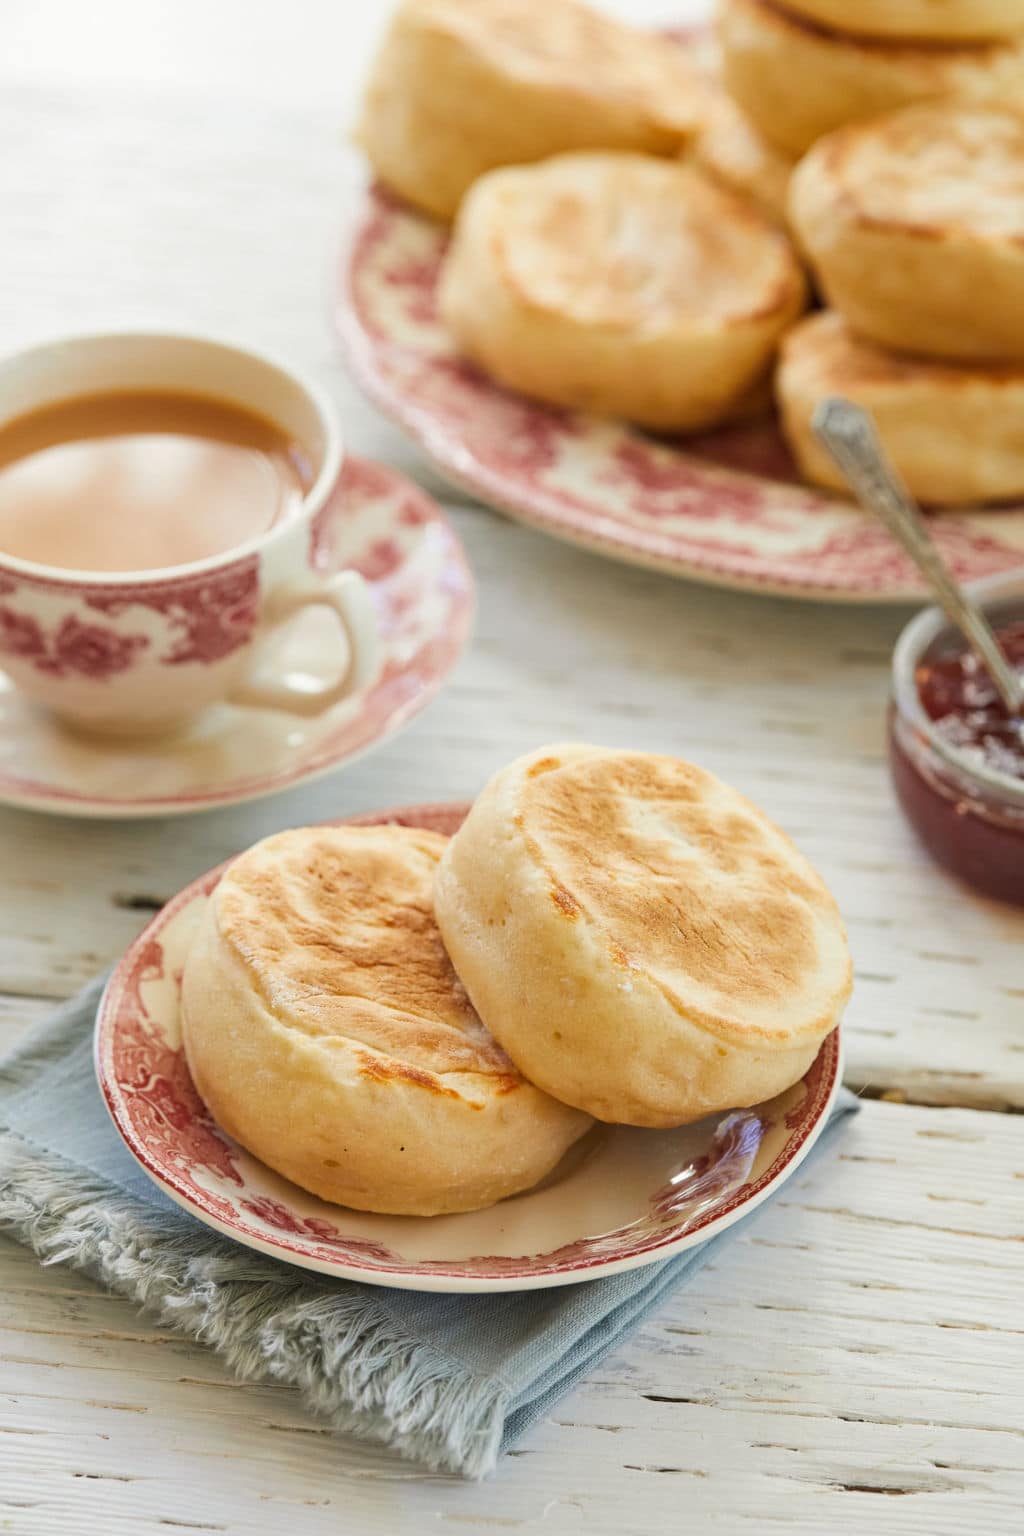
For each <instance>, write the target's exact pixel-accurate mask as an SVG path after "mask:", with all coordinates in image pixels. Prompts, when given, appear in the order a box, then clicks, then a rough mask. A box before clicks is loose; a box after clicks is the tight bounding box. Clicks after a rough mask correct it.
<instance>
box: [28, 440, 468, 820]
mask: <svg viewBox="0 0 1024 1536" xmlns="http://www.w3.org/2000/svg"><path fill="white" fill-rule="evenodd" d="M342 488H343V494H342V496H341V497H340V498H332V501H331V502H330V503H329V505H328V508H327V509H326V514H325V517H324V518H323V519H322V520H321V521H319V522H318V524H317V527H316V530H315V537H316V544H315V550H314V559H315V562H316V564H317V565H318V566H319V567H320V568H321V569H323V570H340V569H343V568H345V567H350V566H351V567H354V568H355V569H356V570H359V571H362V573H363V575H364V576H365V577H366V578H367V580H368V581H369V583H370V586H371V591H372V593H373V598H374V604H375V608H376V612H377V619H378V624H379V629H380V636H381V649H382V653H383V654H382V664H381V670H380V673H379V675H378V677H377V679H376V681H375V682H374V683H373V684H372V685H371V686H370V687H369V688H367V689H365V690H364V691H363V692H362V693H360V694H358V695H357V696H356V697H355V698H352V699H346V700H345V701H344V702H342V703H340V704H336V705H335V706H334V707H333V708H331V709H328V710H325V711H324V713H323V714H321V715H317V716H315V717H314V718H312V719H301V718H299V717H297V716H295V715H287V714H283V713H281V712H279V711H276V710H271V709H243V708H241V707H239V706H236V705H230V704H224V705H217V706H215V707H214V708H212V709H209V710H206V711H205V712H204V713H203V714H202V715H201V716H200V717H199V719H198V720H197V721H196V722H195V723H194V724H193V725H192V726H190V727H189V728H188V729H187V730H184V731H182V732H181V733H179V734H177V735H174V736H165V737H159V738H156V739H154V740H152V741H145V740H142V741H137V742H132V743H127V742H112V741H109V740H102V741H101V740H100V739H98V738H90V737H89V736H86V735H79V734H77V733H75V732H72V731H70V730H68V729H66V728H64V727H62V726H61V725H59V724H58V723H57V721H56V720H55V719H54V718H53V717H52V716H50V715H48V714H46V713H44V712H43V711H41V710H38V709H36V708H34V707H33V706H32V705H31V704H29V703H28V702H27V700H25V699H23V698H22V697H21V695H20V694H18V693H17V691H16V690H15V688H14V686H13V685H12V684H11V683H10V682H9V681H8V679H7V678H6V677H5V676H4V674H3V673H2V672H0V802H6V803H7V804H9V805H19V806H24V807H26V808H27V809H30V810H40V811H56V812H59V813H60V814H62V815H65V816H90V817H119V818H120V817H135V816H179V815H183V814H185V813H186V812H189V811H200V810H207V809H210V808H212V807H214V806H221V805H230V804H232V803H233V802H235V801H240V800H255V799H257V798H259V797H260V796H261V795H269V794H272V793H273V792H274V791H275V790H279V789H286V788H289V787H290V786H292V785H293V784H300V783H302V782H303V780H306V779H312V778H316V777H318V776H319V775H320V774H324V773H329V772H330V771H331V770H332V769H334V768H337V767H339V766H340V765H341V764H342V763H344V762H347V761H349V760H350V759H352V758H353V757H356V756H358V755H360V754H361V753H363V752H365V751H367V750H368V749H369V748H371V747H372V746H374V745H376V744H377V743H378V742H381V741H383V740H385V739H386V738H387V737H388V736H390V735H392V734H393V733H394V732H395V731H397V730H398V729H399V728H400V727H401V726H403V725H404V724H405V723H406V721H408V720H409V719H411V718H412V716H413V715H414V714H416V713H417V711H418V710H420V709H422V708H423V706H424V705H425V704H427V703H429V701H430V700H431V699H432V698H433V697H434V694H435V693H436V692H437V690H438V689H439V688H440V686H441V684H442V683H443V682H444V679H445V677H446V676H447V674H448V673H449V672H450V671H451V669H452V667H453V666H454V665H455V662H456V660H457V658H458V656H459V653H460V652H461V650H462V648H463V646H464V645H465V643H466V640H467V638H468V636H469V631H470V626H471V623H472V616H473V578H472V576H471V574H470V570H469V565H468V563H467V561H466V557H465V554H464V552H463V549H462V546H461V544H460V543H459V540H458V538H457V537H456V535H455V532H454V530H453V528H452V527H451V525H450V523H449V522H448V520H447V518H446V517H445V516H444V513H443V512H442V511H441V509H440V507H439V506H438V505H437V503H436V502H435V501H433V500H431V498H430V497H429V496H427V495H426V494H425V493H424V492H423V491H421V490H419V489H418V487H416V486H414V485H412V484H411V483H410V482H409V481H408V480H406V479H404V477H403V476H401V475H398V474H396V473H395V472H394V470H391V469H388V468H386V467H385V466H384V465H381V464H372V463H370V462H368V461H367V460H365V459H349V460H348V461H347V462H346V465H345V469H344V471H343V474H342ZM331 622H332V621H331V619H330V617H329V616H327V615H324V614H322V613H319V612H316V613H312V614H310V615H307V616H304V617H303V618H301V619H299V620H297V621H296V622H295V623H294V624H293V625H291V626H290V627H289V630H288V631H287V632H286V635H285V637H284V638H283V639H282V649H281V651H280V653H279V658H278V659H279V661H280V664H281V665H282V667H283V668H284V669H286V670H289V671H291V672H293V673H296V674H299V675H305V676H308V677H311V678H318V677H319V676H320V675H321V668H322V667H323V665H324V660H323V658H324V657H325V656H330V655H331V654H332V648H331V646H330V644H329V641H330V634H329V628H328V634H327V635H326V636H325V635H324V632H323V630H322V628H320V627H319V626H320V625H321V624H323V623H326V624H327V626H328V627H329V626H330V624H331ZM325 639H326V640H327V642H328V643H327V644H325V643H324V641H325Z"/></svg>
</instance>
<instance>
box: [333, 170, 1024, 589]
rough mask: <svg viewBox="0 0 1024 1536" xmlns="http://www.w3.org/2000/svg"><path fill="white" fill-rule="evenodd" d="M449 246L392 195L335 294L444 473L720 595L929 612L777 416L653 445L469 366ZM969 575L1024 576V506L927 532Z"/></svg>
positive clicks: (517, 513)
mask: <svg viewBox="0 0 1024 1536" xmlns="http://www.w3.org/2000/svg"><path fill="white" fill-rule="evenodd" d="M446 242H447V234H446V231H445V230H444V229H443V228H442V227H441V226H440V225H438V224H435V223H433V222H431V221H430V220H429V219H427V218H425V217H423V216H422V215H420V214H417V213H414V212H412V211H411V210H410V209H408V208H407V207H405V206H404V205H403V204H401V203H399V202H398V201H396V199H394V198H393V197H391V196H390V195H388V194H387V193H384V192H381V191H377V190H375V191H371V192H370V193H369V194H368V196H367V200H366V204H365V207H364V208H363V210H362V212H361V214H360V215H359V216H358V217H357V222H356V228H355V232H354V236H353V239H352V241H351V244H350V245H349V246H348V248H347V249H346V251H345V253H344V255H343V258H342V261H341V266H340V270H339V273H338V281H337V299H336V317H337V322H338V327H339V330H340V333H341V337H342V340H343V342H344V345H345V351H346V355H347V359H348V363H349V366H350V368H351V370H352V372H353V374H354V375H355V377H356V379H357V380H358V381H359V383H360V385H361V386H362V387H363V389H364V390H365V391H366V393H367V394H368V395H369V396H370V398H371V399H373V400H374V401H375V403H376V404H377V405H378V406H379V407H380V409H381V410H383V411H384V412H385V413H386V414H387V415H389V416H390V417H392V418H393V419H394V420H395V421H396V422H397V423H398V424H399V425H400V426H402V427H404V428H405V430H406V431H407V432H408V433H409V434H410V436H411V437H413V438H414V439H415V440H416V442H417V443H419V445H420V446H421V447H422V448H423V450H424V451H425V452H426V454H427V455H428V456H429V457H430V458H431V459H432V460H433V462H434V463H435V464H436V465H437V467H438V469H439V470H440V471H441V472H442V473H443V474H445V475H447V476H448V478H449V479H451V480H453V481H455V482H456V483H457V484H459V485H462V486H464V487H465V488H466V489H467V490H469V491H470V492H471V493H472V494H473V495H475V496H478V497H479V498H480V500H481V501H484V502H487V503H489V504H491V505H493V506H495V507H498V508H500V509H501V510H502V511H504V512H507V513H509V514H510V515H511V516H512V517H515V518H518V519H519V520H520V521H522V522H526V523H530V524H533V525H534V526H536V527H538V528H541V529H543V530H544V531H545V532H547V533H551V534H554V535H555V536H557V537H558V538H561V539H566V540H568V541H569V542H571V543H574V544H581V545H583V546H584V547H585V548H587V549H592V550H596V551H598V552H599V553H601V554H605V555H609V556H612V557H613V558H615V559H619V560H624V561H626V562H628V563H630V564H633V565H643V566H650V567H653V568H654V569H656V570H661V571H665V572H667V573H668V574H670V575H674V576H684V577H691V578H694V579H696V580H700V581H705V582H712V583H716V584H718V585H720V586H727V587H736V588H740V589H744V590H751V591H757V592H766V593H774V594H777V595H779V596H784V597H812V598H817V599H820V600H823V601H829V602H856V603H905V602H913V601H920V599H921V598H922V596H923V595H924V594H923V588H922V586H921V582H920V578H919V576H918V574H917V572H916V571H915V569H914V567H913V566H912V565H911V563H910V561H909V560H908V559H907V557H906V555H904V553H903V551H902V550H901V549H900V548H899V547H898V545H897V544H896V543H895V542H894V541H893V540H892V538H890V536H889V534H888V533H887V532H886V531H885V529H884V528H883V527H882V526H881V524H880V523H878V522H877V521H876V520H875V519H874V518H871V517H869V516H868V515H867V514H866V513H864V512H862V511H861V510H860V509H859V508H858V507H856V506H854V505H853V504H852V503H851V502H849V501H846V500H844V499H843V498H841V497H838V496H830V495H827V494H826V493H825V492H823V491H819V490H815V489H814V488H812V487H810V486H805V485H801V484H800V483H799V482H798V481H797V479H796V475H795V471H794V468H793V465H792V462H791V460H790V459H789V456H788V454H787V451H786V449H785V446H784V444H783V442H782V439H781V436H780V434H779V432H778V429H777V427H776V425H775V422H774V420H773V419H771V418H767V419H765V420H761V421H758V422H754V423H748V424H746V425H744V426H736V427H730V428H726V429H722V430H719V431H717V432H711V433H707V434H705V435H704V436H702V437H699V438H687V439H679V440H677V441H675V442H673V441H670V440H668V439H655V438H653V437H648V436H645V435H644V434H643V433H642V432H639V431H637V430H635V429H634V428H632V427H629V426H627V425H626V424H625V423H622V422H615V421H606V420H602V419H599V418H597V417H593V416H587V415H584V414H582V413H579V412H570V411H560V410H555V409H553V408H551V407H549V406H544V405H539V404H537V403H535V402H534V401H530V400H526V399H524V398H523V397H522V396H520V395H514V394H511V393H509V392H508V391H506V390H503V389H500V388H499V387H498V386H497V385H496V384H493V383H492V382H491V381H490V380H489V379H488V378H486V377H485V375H484V374H482V373H481V372H480V371H479V370H478V369H477V368H475V367H473V365H472V364H470V363H467V362H465V361H464V360H463V359H462V358H460V357H459V356H458V355H457V354H456V352H455V348H454V346H453V344H452V342H451V340H450V339H449V337H448V336H447V334H446V333H445V331H444V329H443V327H442V325H441V323H440V321H439V319H438V315H437V307H436V302H435V300H436V290H437V279H438V273H439V270H440V265H441V260H442V258H443V255H444V250H445V245H446ZM929 522H930V529H931V533H932V535H933V537H934V538H935V539H936V541H937V543H938V544H939V547H940V548H941V550H942V552H943V554H944V555H945V557H946V559H947V560H948V561H949V563H950V565H952V567H953V569H954V570H955V571H956V574H957V575H958V576H959V577H960V578H961V579H962V580H967V579H974V578H978V577H982V576H991V575H994V574H995V573H997V572H1000V571H1007V570H1012V569H1015V568H1019V567H1020V566H1021V565H1024V508H1022V507H1020V506H1006V507H991V508H981V509H978V510H964V511H962V512H943V513H942V514H940V515H936V516H934V517H931V518H930V519H929Z"/></svg>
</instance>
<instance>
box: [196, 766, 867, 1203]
mask: <svg viewBox="0 0 1024 1536" xmlns="http://www.w3.org/2000/svg"><path fill="white" fill-rule="evenodd" d="M850 976H851V966H850V956H849V952H848V949H847V944H846V936H845V932H844V930H843V925H842V922H841V920H840V917H839V913H838V911H837V909H836V906H835V903H834V901H833V900H832V898H831V896H830V895H829V893H828V891H827V890H826V888H825V886H824V885H823V883H822V881H821V879H820V877H819V876H818V875H817V874H816V873H815V871H814V870H813V869H812V868H811V866H810V865H809V864H808V863H807V861H806V860H805V859H804V858H803V857H802V856H801V855H800V853H799V852H798V851H797V850H796V848H794V846H793V844H792V843H791V842H790V841H789V840H788V838H787V837H786V836H785V835H784V834H783V833H782V832H780V831H779V829H778V828H777V827H775V826H774V825H773V824H772V823H771V822H770V821H769V820H768V818H767V817H766V816H764V814H763V813H762V812H761V811H759V810H758V809H757V808H756V807H755V806H753V805H751V804H750V802H749V801H747V800H745V799H744V798H743V797H742V796H741V795H739V794H737V793H736V792H735V791H734V790H732V789H730V788H729V787H728V786H727V785H725V784H722V783H721V782H720V781H719V780H717V779H715V778H714V777H713V776H712V775H711V774H709V773H706V772H704V771H702V770H701V769H699V768H695V767H693V766H692V765H691V764H689V763H684V762H680V761H677V760H676V759H673V758H667V757H658V756H651V755H649V754H645V753H641V752H612V751H607V750H604V749H601V748H598V747H590V746H581V745H578V744H577V745H563V746H554V747H547V748H542V749H541V750H539V751H537V752H534V753H531V754H530V755H529V756H528V757H524V758H520V759H519V760H517V761H516V762H514V763H512V764H510V765H509V766H508V767H506V768H504V769H502V770H501V771H500V772H499V773H498V774H497V775H496V776H495V777H494V778H493V779H492V780H491V782H490V783H489V784H488V786H487V787H486V789H485V790H484V791H483V793H482V794H481V796H480V797H479V799H478V800H477V801H476V803H475V805H474V806H473V808H472V809H471V811H470V813H469V815H468V817H467V818H466V820H465V822H464V823H463V825H462V826H461V828H460V830H459V831H458V832H457V833H456V834H455V836H454V837H453V838H451V839H450V840H448V839H446V838H444V837H442V836H440V835H438V834H436V833H432V832H427V831H422V830H418V829H416V828H413V827H407V826H399V825H381V826H350V825H346V826H329V827H306V828H300V829H298V830H296V831H292V832H283V833H279V834H277V835H276V836H274V837H269V838H267V839H266V840H265V841H264V842H262V843H258V844H257V845H256V846H255V847H254V848H251V849H249V851H248V852H247V853H244V854H242V855H241V856H240V857H239V858H238V859H236V860H235V861H234V863H233V864H232V865H231V866H230V867H229V868H228V869H227V871H226V872H225V873H224V875H223V876H222V878H221V880H220V883H219V884H218V886H217V887H216V889H215V891H214V892H213V894H212V896H211V897H210V900H209V903H208V905H207V908H206V911H205V914H204V917H203V919H202V922H201V925H200V929H199V932H198V934H197V936H196V939H195V941H194V943H193V946H192V948H191V951H190V953H189V955H188V958H187V962H186V965H185V972H184V977H183V982H182V1029H183V1036H184V1043H185V1050H186V1055H187V1058H188V1063H189V1068H190V1070H191V1073H192V1077H193V1080H194V1082H195V1085H196V1087H197V1089H198V1091H199V1093H200V1094H201V1095H202V1097H203V1098H204V1099H205V1101H206V1103H207V1105H208V1106H209V1108H210V1110H211V1112H212V1113H213V1115H214V1116H215V1118H216V1119H217V1121H218V1122H219V1123H220V1125H221V1126H222V1127H223V1128H224V1129H225V1130H226V1131H227V1132H228V1133H229V1134H230V1135H231V1136H233V1137H234V1138H235V1139H236V1140H237V1141H238V1142H240V1143H241V1144H242V1145H243V1146H245V1147H247V1148H248V1149H249V1150H250V1151H251V1152H252V1153H254V1155H255V1156H257V1157H259V1158H261V1159H262V1160H263V1161H264V1162H265V1163H267V1164H268V1165H269V1166H270V1167H271V1168H274V1169H276V1170H277V1171H278V1172H279V1173H281V1174H283V1175H284V1176H285V1177H286V1178H289V1179H291V1180H293V1181H294V1182H295V1183H296V1184H299V1185H301V1186H302V1187H303V1188H305V1189H308V1190H311V1191H312V1192H313V1193H314V1194H316V1195H319V1196H320V1197H321V1198H323V1199H325V1200H329V1201H334V1202H337V1203H339V1204H342V1205H347V1206H352V1207H355V1208H357V1209H360V1210H371V1211H382V1212H389V1213H397V1214H404V1215H418V1216H430V1215H439V1214H443V1213H452V1212H458V1211H469V1210H476V1209H479V1208H481V1207H483V1206H487V1205H491V1204H493V1203H494V1202H495V1201H497V1200H500V1199H502V1198H504V1197H505V1196H508V1195H513V1194H516V1193H518V1192H519V1191H522V1190H525V1189H528V1188H530V1187H531V1186H532V1185H534V1184H535V1183H537V1182H538V1180H540V1179H542V1178H543V1177H545V1176H546V1175H547V1174H548V1173H549V1172H550V1171H551V1170H552V1168H554V1167H555V1165H556V1164H557V1163H558V1162H559V1160H560V1159H561V1157H562V1156H563V1154H564V1153H565V1152H566V1150H567V1149H568V1148H569V1147H570V1146H571V1145H572V1144H573V1142H575V1141H576V1140H578V1138H579V1137H580V1136H582V1135H583V1134H584V1132H585V1131H586V1130H587V1129H588V1128H589V1127H590V1125H591V1124H592V1122H593V1119H595V1118H596V1119H598V1120H604V1121H612V1122H622V1123H626V1124H629V1125H637V1126H673V1125H680V1124H685V1123H687V1122H689V1121H692V1120H695V1119H698V1118H700V1117H701V1116H703V1115H706V1114H710V1113H712V1112H714V1111H717V1110H723V1109H731V1108H736V1107H741V1106H748V1105H752V1104H757V1103H760V1102H762V1101H764V1100H766V1099H769V1098H771V1097H773V1096H774V1095H776V1094H778V1093H781V1092H782V1091H783V1090H784V1089H786V1088H788V1087H789V1086H790V1085H792V1084H793V1083H795V1082H797V1081H799V1079H800V1078H801V1077H802V1076H803V1075H804V1073H805V1072H806V1071H807V1069H808V1067H809V1066H810V1065H811V1063H812V1061H813V1060H814V1058H815V1056H816V1054H817V1052H818V1049H819V1046H820V1044H821V1042H822V1040H823V1039H824V1037H825V1036H826V1035H827V1034H828V1033H829V1032H830V1031H831V1030H832V1029H833V1028H834V1026H835V1025H836V1023H837V1022H838V1019H839V1015H840V1013H841V1011H842V1008H843V1006H844V1004H845V1002H846V999H847V997H848V995H849V991H850Z"/></svg>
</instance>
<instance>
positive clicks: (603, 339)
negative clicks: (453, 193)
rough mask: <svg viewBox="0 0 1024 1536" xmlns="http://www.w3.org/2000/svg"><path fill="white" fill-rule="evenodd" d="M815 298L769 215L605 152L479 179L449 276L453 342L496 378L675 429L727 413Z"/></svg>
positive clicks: (646, 159) (688, 170)
mask: <svg viewBox="0 0 1024 1536" xmlns="http://www.w3.org/2000/svg"><path fill="white" fill-rule="evenodd" d="M805 297H806V288H805V282H804V277H803V272H802V270H801V268H800V264H799V262H798V261H797V258H796V255H795V252H794V251H793V248H792V246H791V245H790V242H789V241H788V239H787V238H786V236H785V235H784V234H783V233H782V231H781V230H779V229H777V228H776V227H775V226H774V225H773V224H772V223H771V221H770V220H769V219H767V218H766V217H765V216H764V215H763V214H762V213H760V212H759V211H758V210H757V209H755V208H753V207H751V206H750V205H749V204H748V203H746V202H745V201H744V200H743V199H741V198H738V197H736V196H734V195H733V194H732V193H730V192H726V191H724V190H723V189H722V188H721V187H718V186H716V185H714V184H713V183H712V182H711V181H709V180H707V179H706V178H705V177H704V176H702V175H701V173H700V172H699V171H697V170H695V169H694V168H693V167H692V166H689V165H684V164H682V163H681V162H679V161H668V160H657V159H654V158H652V157H650V156H647V155H628V154H604V153H592V154H577V155H558V156H555V157H554V158H553V159H551V160H545V161H542V162H541V163H540V164H538V165H531V166H519V167H510V168H506V169H504V170H500V171H491V172H490V173H489V174H488V175H487V176H484V177H481V179H480V180H479V181H478V182H477V183H476V184H475V186H474V187H473V189H472V191H471V192H470V194H469V196H468V197H467V198H466V200H465V202H464V203H463V205H462V208H461V210H460V213H459V217H458V220H457V222H456V226H455V233H454V237H453V240H452V244H451V247H450V250H449V253H448V257H447V259H446V261H445V265H444V269H443V271H442V275H441V284H440V308H441V315H442V317H443V319H444V321H445V323H446V324H447V326H448V328H449V330H450V331H451V333H452V335H453V337H454V339H455V341H456V343H457V344H458V346H459V347H460V349H461V350H462V351H463V352H464V353H465V354H466V355H467V356H468V357H470V358H472V359H473V360H474V361H475V362H477V363H479V364H480V366H481V367H482V368H484V369H485V370H486V371H487V372H488V373H489V374H490V375H491V376H492V377H493V378H495V379H497V380H498V382H499V383H501V384H504V385H507V386H508V387H510V388H512V389H517V390H520V391H522V393H523V394H527V395H533V396H535V397H536V398H537V399H539V400H545V401H548V402H550V403H551V404H554V405H562V406H572V407H576V408H579V409H581V410H587V411H595V412H598V413H600V414H605V415H612V416H624V417H626V418H628V419H629V420H630V421H635V422H639V423H640V424H642V425H643V426H647V427H655V428H666V429H673V430H676V431H686V430H690V429H696V428H700V427H705V426H710V425H712V424H714V423H716V422H718V421H720V420H721V419H723V417H725V416H727V415H728V414H729V413H730V411H731V410H732V409H733V408H734V407H735V406H736V404H737V403H738V402H739V401H740V400H741V398H742V397H743V396H744V395H745V394H746V393H747V391H748V390H749V389H750V388H751V387H752V386H753V385H754V384H756V382H757V380H758V377H759V376H760V375H761V374H763V373H765V372H766V371H767V368H768V365H769V363H770V360H771V358H772V355H773V352H774V348H775V343H776V341H777V340H778V337H779V336H780V335H781V334H782V332H783V331H784V330H785V329H786V327H787V326H788V325H789V324H790V323H791V321H792V320H793V319H794V317H795V316H796V315H797V314H799V313H800V311H801V309H802V308H803V305H804V302H805Z"/></svg>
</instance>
